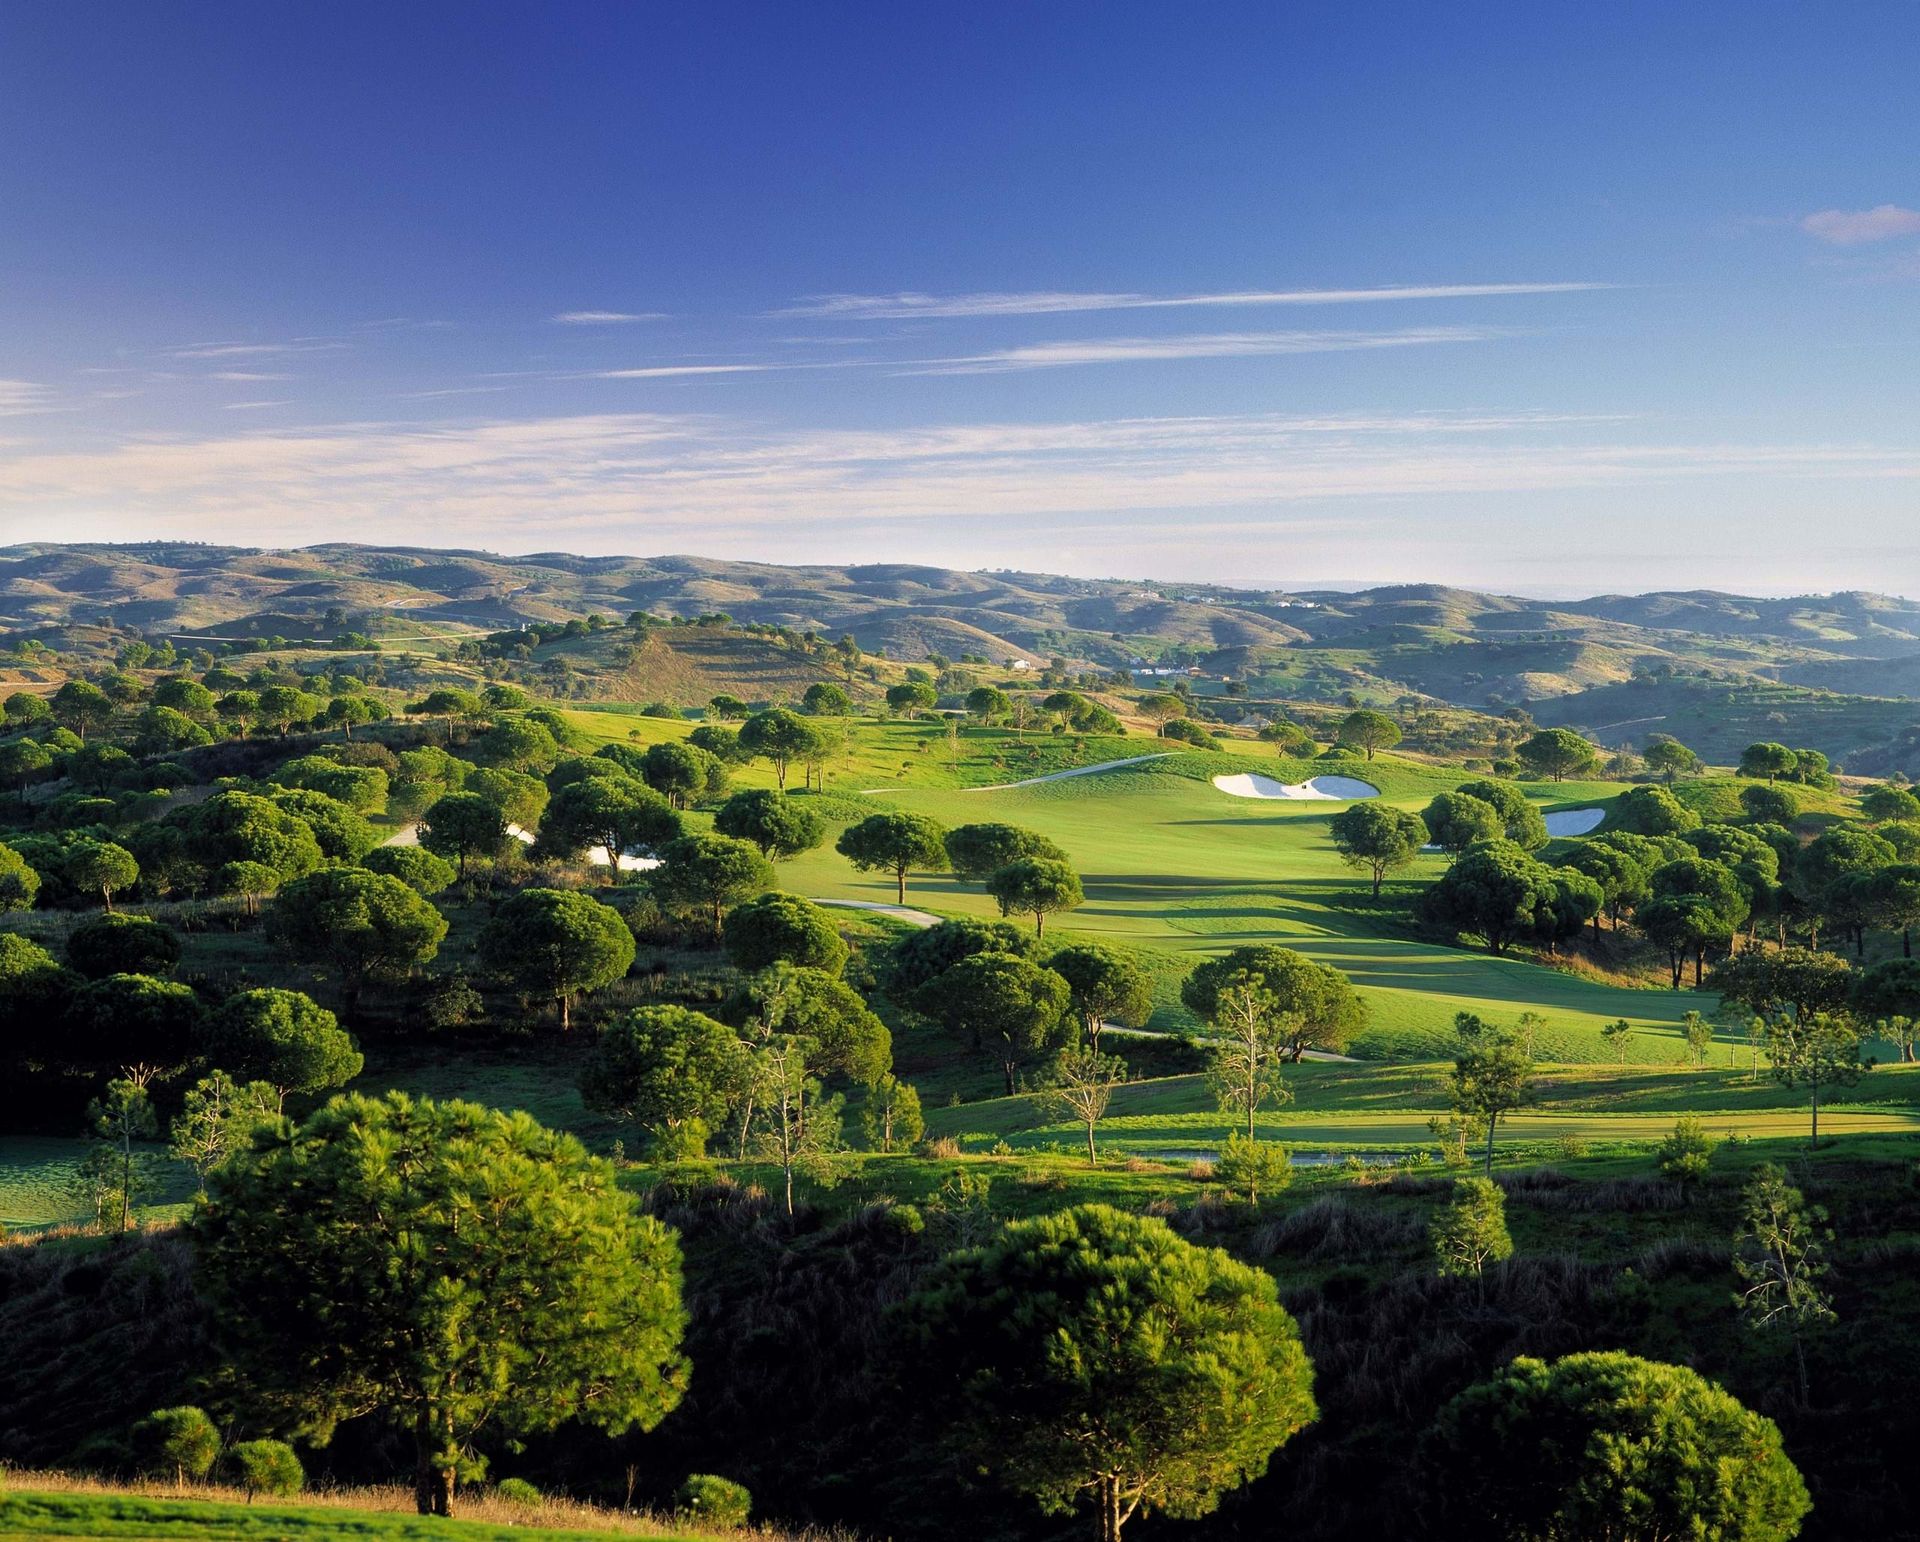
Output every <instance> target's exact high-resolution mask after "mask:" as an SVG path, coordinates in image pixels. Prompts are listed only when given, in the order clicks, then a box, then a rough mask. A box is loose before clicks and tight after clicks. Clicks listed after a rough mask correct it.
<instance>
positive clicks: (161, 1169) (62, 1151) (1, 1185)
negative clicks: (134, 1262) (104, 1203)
mask: <svg viewBox="0 0 1920 1542" xmlns="http://www.w3.org/2000/svg"><path fill="white" fill-rule="evenodd" d="M86 1154H87V1142H86V1141H84V1140H68V1139H63V1138H61V1137H58V1136H49V1135H7V1136H0V1227H13V1226H52V1225H58V1224H59V1223H61V1222H63V1221H78V1220H92V1219H93V1217H92V1215H91V1213H89V1212H88V1209H87V1203H86V1200H85V1198H84V1197H83V1195H82V1194H81V1192H80V1190H79V1188H78V1186H77V1178H78V1175H79V1170H80V1163H81V1161H82V1160H83V1159H84V1158H85V1157H86ZM149 1170H150V1171H151V1172H152V1174H153V1177H154V1179H155V1186H154V1189H153V1193H152V1195H151V1197H150V1199H151V1202H150V1203H148V1204H144V1205H142V1206H140V1207H139V1210H138V1212H137V1213H138V1215H139V1216H140V1218H141V1219H143V1220H154V1219H161V1218H165V1217H169V1216H173V1215H177V1214H179V1213H180V1210H181V1207H182V1206H184V1205H185V1204H186V1202H187V1201H188V1200H189V1199H191V1198H192V1197H193V1175H192V1174H191V1173H190V1172H189V1171H188V1170H187V1168H186V1167H185V1166H184V1165H183V1164H181V1163H178V1162H175V1161H173V1160H171V1159H170V1158H169V1157H168V1156H167V1155H166V1153H165V1151H164V1150H162V1149H161V1148H159V1147H154V1148H152V1150H151V1151H150V1152H149Z"/></svg>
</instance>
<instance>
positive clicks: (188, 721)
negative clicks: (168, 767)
mask: <svg viewBox="0 0 1920 1542" xmlns="http://www.w3.org/2000/svg"><path fill="white" fill-rule="evenodd" d="M212 738H213V736H212V735H211V734H209V733H208V732H207V731H206V729H204V728H202V727H201V726H200V725H199V724H198V723H196V722H194V720H193V719H192V718H190V717H188V716H187V715H186V713H184V712H177V711H175V710H174V709H173V708H172V707H148V708H147V709H146V711H144V712H142V713H141V714H140V715H139V717H137V718H135V719H134V724H133V752H134V753H135V754H136V755H169V754H172V753H173V752H174V751H176V750H184V749H191V748H193V747H194V746H195V745H200V744H208V743H211V742H212Z"/></svg>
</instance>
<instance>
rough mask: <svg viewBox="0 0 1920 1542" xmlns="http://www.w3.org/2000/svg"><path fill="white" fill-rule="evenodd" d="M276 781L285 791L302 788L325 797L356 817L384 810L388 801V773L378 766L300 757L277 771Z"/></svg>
mask: <svg viewBox="0 0 1920 1542" xmlns="http://www.w3.org/2000/svg"><path fill="white" fill-rule="evenodd" d="M272 781H273V782H274V783H275V784H276V785H277V786H281V787H299V788H304V789H306V790H307V791H309V792H320V793H325V794H326V795H327V796H328V797H329V798H333V799H336V800H337V801H339V802H341V803H344V804H346V806H347V807H348V808H350V809H352V810H353V811H354V812H355V813H356V814H366V813H370V812H372V811H373V810H375V809H379V808H382V807H384V806H385V805H386V801H387V791H388V782H387V773H386V772H385V771H383V770H381V769H380V767H378V766H344V765H342V764H341V763H340V762H339V761H337V760H330V759H328V758H327V757H326V756H325V755H299V756H296V757H295V758H294V759H292V760H289V761H288V762H287V763H286V764H285V765H283V766H281V767H280V768H279V770H277V771H275V772H274V773H273V776H272Z"/></svg>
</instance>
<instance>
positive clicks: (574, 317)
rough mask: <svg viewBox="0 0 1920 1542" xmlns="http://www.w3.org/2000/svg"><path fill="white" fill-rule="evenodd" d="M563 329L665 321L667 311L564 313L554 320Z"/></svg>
mask: <svg viewBox="0 0 1920 1542" xmlns="http://www.w3.org/2000/svg"><path fill="white" fill-rule="evenodd" d="M553 319H554V320H555V321H557V322H559V323H560V324H561V325H562V326H563V327H600V326H622V325H624V324H625V323H627V322H629V321H665V320H666V319H667V313H666V312H665V311H562V312H561V313H560V314H559V315H558V316H555V317H554V318H553Z"/></svg>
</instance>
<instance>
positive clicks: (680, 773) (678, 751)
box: [609, 739, 720, 808]
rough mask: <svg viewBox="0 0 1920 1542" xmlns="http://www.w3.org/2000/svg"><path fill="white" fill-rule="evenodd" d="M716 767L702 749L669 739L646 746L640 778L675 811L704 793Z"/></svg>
mask: <svg viewBox="0 0 1920 1542" xmlns="http://www.w3.org/2000/svg"><path fill="white" fill-rule="evenodd" d="M609 748H611V746H609ZM719 764H720V763H719V761H717V760H716V759H715V758H714V757H713V756H712V755H709V754H708V753H707V752H706V751H705V750H703V749H700V748H698V747H696V746H694V745H691V744H682V743H680V742H679V741H677V740H673V739H669V740H666V741H665V742H664V743H661V744H652V745H649V746H647V752H646V754H645V755H643V756H641V764H640V777H641V780H642V781H644V782H645V783H646V784H647V785H648V786H649V787H651V788H652V789H653V790H654V791H655V792H657V793H659V794H660V795H661V796H662V797H664V798H665V799H666V800H667V801H668V802H669V803H671V804H672V805H673V806H674V807H675V808H685V807H686V806H687V804H688V802H689V801H691V800H692V799H694V798H696V797H698V796H700V795H701V794H702V793H703V792H704V791H705V790H706V787H707V783H708V780H709V779H710V778H711V777H712V775H713V773H714V772H715V771H716V770H717V769H718V768H719Z"/></svg>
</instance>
